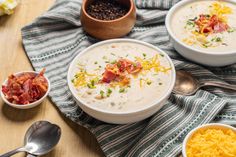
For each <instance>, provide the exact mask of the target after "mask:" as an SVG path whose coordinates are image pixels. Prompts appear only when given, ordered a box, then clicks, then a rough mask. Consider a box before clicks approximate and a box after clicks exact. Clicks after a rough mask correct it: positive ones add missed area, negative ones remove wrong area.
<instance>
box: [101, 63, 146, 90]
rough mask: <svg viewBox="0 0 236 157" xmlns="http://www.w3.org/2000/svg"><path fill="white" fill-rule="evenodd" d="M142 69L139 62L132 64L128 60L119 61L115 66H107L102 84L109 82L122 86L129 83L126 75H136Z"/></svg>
mask: <svg viewBox="0 0 236 157" xmlns="http://www.w3.org/2000/svg"><path fill="white" fill-rule="evenodd" d="M141 69H142V65H141V63H139V62H132V61H130V60H128V59H120V60H118V61H117V62H116V63H115V64H108V65H107V66H106V68H105V72H104V73H103V78H102V82H105V83H110V82H111V81H119V82H121V83H122V84H124V85H127V84H128V83H129V78H127V76H126V75H127V74H135V73H138V72H139V71H140V70H141Z"/></svg>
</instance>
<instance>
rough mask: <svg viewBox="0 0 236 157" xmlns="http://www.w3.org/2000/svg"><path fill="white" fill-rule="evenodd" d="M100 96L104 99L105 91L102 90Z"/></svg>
mask: <svg viewBox="0 0 236 157" xmlns="http://www.w3.org/2000/svg"><path fill="white" fill-rule="evenodd" d="M100 95H101V97H102V98H104V91H103V90H100Z"/></svg>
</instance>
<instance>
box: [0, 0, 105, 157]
mask: <svg viewBox="0 0 236 157" xmlns="http://www.w3.org/2000/svg"><path fill="white" fill-rule="evenodd" d="M53 3H54V0H21V1H20V4H19V5H18V6H17V8H16V10H15V13H14V14H13V15H11V16H3V17H0V82H3V81H4V79H6V78H7V76H8V75H10V74H11V73H14V72H18V71H23V70H32V66H31V65H30V62H29V60H28V58H27V56H26V54H25V52H24V50H23V47H22V40H21V28H22V27H23V26H25V25H26V24H29V23H31V22H32V21H33V20H34V19H35V18H36V17H37V16H39V15H40V14H42V13H43V12H45V11H46V10H47V9H48V8H49V7H50V6H51V5H52V4H53ZM38 120H48V121H50V122H52V123H56V124H58V125H59V126H60V127H61V129H62V137H61V140H60V142H59V144H58V145H57V147H56V148H55V149H54V150H53V151H52V152H50V153H49V154H47V155H45V156H44V157H97V156H104V155H103V153H102V151H101V149H100V148H99V145H98V143H97V141H96V139H95V138H94V136H93V135H92V134H91V133H90V132H89V131H87V130H86V129H84V128H82V127H80V126H78V125H76V124H75V123H73V122H71V121H70V120H68V119H66V118H65V117H64V116H63V115H61V114H60V113H59V112H58V110H57V109H56V107H54V105H53V104H52V103H51V102H50V101H49V100H48V99H47V100H46V101H44V103H42V104H41V105H40V106H38V107H36V108H33V109H29V110H17V109H13V108H11V107H9V106H7V105H6V104H4V103H3V101H2V99H0V154H2V153H4V152H7V151H9V150H12V149H14V148H17V147H19V146H21V145H22V144H23V138H24V134H25V132H26V130H27V128H28V127H29V126H30V125H31V124H32V123H34V122H35V121H38ZM15 156H16V157H23V156H25V154H24V153H19V154H17V155H15Z"/></svg>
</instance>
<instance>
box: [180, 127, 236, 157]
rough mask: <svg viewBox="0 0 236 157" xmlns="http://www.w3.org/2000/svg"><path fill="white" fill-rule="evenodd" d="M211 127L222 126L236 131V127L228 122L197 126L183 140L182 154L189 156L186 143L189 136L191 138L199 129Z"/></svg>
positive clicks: (185, 156)
mask: <svg viewBox="0 0 236 157" xmlns="http://www.w3.org/2000/svg"><path fill="white" fill-rule="evenodd" d="M211 127H216V128H217V127H219V128H220V127H221V128H226V129H231V130H233V131H235V132H236V128H234V127H232V126H230V125H227V124H222V123H209V124H203V125H200V126H198V127H196V128H194V129H193V130H192V131H190V132H189V133H188V134H187V135H186V137H185V138H184V141H183V145H182V155H183V157H187V154H186V145H187V142H188V140H189V138H191V136H192V135H193V134H194V133H195V132H196V131H197V130H200V129H204V128H211Z"/></svg>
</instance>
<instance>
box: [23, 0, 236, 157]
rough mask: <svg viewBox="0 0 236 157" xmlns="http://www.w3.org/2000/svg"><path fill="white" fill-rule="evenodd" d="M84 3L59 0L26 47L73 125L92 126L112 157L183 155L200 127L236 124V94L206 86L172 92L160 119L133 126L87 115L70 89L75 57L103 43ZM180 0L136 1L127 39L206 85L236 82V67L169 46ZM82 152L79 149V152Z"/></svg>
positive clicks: (29, 32)
mask: <svg viewBox="0 0 236 157" xmlns="http://www.w3.org/2000/svg"><path fill="white" fill-rule="evenodd" d="M81 2H82V1H81V0H57V1H56V3H55V4H54V6H53V7H52V8H51V9H50V10H48V11H47V12H46V13H44V14H43V15H41V16H40V17H38V18H37V19H36V20H35V21H34V22H33V23H32V24H30V25H28V26H26V27H24V28H23V29H22V38H23V44H24V47H25V51H26V54H27V55H28V57H29V60H30V61H31V63H32V65H33V67H34V68H35V70H36V71H39V70H41V69H42V68H43V67H46V69H47V71H46V76H47V77H48V78H49V79H50V81H51V86H52V88H51V92H50V94H49V95H50V98H51V100H52V101H53V102H54V104H55V105H56V106H57V107H58V109H59V110H60V111H61V112H62V113H63V114H64V115H65V116H66V117H68V118H70V119H71V120H72V121H74V122H76V123H78V124H79V125H82V126H84V127H86V128H87V129H88V130H90V131H91V132H92V133H93V134H94V135H95V136H96V138H97V140H98V143H99V144H100V146H101V149H102V150H103V152H104V154H105V156H108V157H113V156H114V157H118V156H120V157H125V156H127V157H137V156H145V157H146V156H154V157H172V156H176V155H177V154H179V153H180V151H181V144H182V142H183V139H184V137H185V136H186V134H187V133H188V132H189V131H190V130H192V129H193V128H195V127H197V126H198V125H200V124H204V123H209V122H212V121H215V122H222V123H229V124H233V123H235V122H236V121H235V120H236V99H235V98H236V97H235V93H232V92H231V91H227V90H223V89H221V88H204V90H199V91H198V92H197V93H196V94H195V95H193V96H181V95H175V94H172V95H171V97H170V98H169V100H168V102H167V103H166V104H165V106H164V107H163V108H162V109H161V110H160V111H159V112H157V113H156V114H155V115H154V116H152V117H150V118H148V119H146V120H143V121H140V122H137V123H133V124H127V125H112V124H107V123H104V122H101V121H98V120H96V119H94V118H92V117H90V116H88V115H87V114H86V113H84V112H83V111H82V110H81V109H80V108H79V106H78V105H77V104H76V103H75V101H74V100H73V98H72V95H71V93H70V91H69V89H68V86H67V80H66V78H67V70H68V66H69V64H70V63H71V61H72V59H73V58H74V57H75V56H76V55H78V54H79V53H80V52H81V51H82V50H83V49H85V48H87V47H88V46H90V45H92V44H94V43H95V42H97V40H96V39H94V38H92V37H91V36H89V35H87V34H86V33H85V32H84V31H83V29H82V27H81V23H80V6H81ZM177 2H178V0H136V1H135V3H136V5H137V8H138V9H137V14H138V15H137V22H136V25H135V27H134V28H133V30H132V31H131V33H129V34H128V35H127V36H126V38H133V39H138V40H142V41H146V42H148V43H151V44H153V45H155V46H158V47H159V48H161V49H163V50H164V51H165V52H167V53H168V54H169V56H170V57H171V58H172V60H173V62H174V64H175V66H176V69H183V70H186V71H189V72H191V73H192V74H193V75H194V76H195V77H197V78H198V79H199V80H200V81H207V80H214V81H220V82H227V83H230V84H236V65H231V66H227V67H223V68H209V67H203V66H201V65H197V64H195V63H192V62H190V61H187V60H185V59H184V58H182V57H181V56H180V55H179V54H178V53H176V51H175V49H174V48H173V46H172V45H171V43H170V42H169V38H168V34H167V32H166V28H165V25H164V20H165V16H166V13H167V12H168V10H169V8H170V7H171V6H173V5H174V4H175V3H177ZM78 149H79V148H78Z"/></svg>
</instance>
